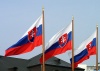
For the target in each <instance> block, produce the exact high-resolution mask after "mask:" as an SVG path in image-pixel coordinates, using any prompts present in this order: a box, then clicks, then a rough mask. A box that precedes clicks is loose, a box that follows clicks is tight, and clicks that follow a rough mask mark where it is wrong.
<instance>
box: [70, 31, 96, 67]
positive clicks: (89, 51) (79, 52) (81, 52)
mask: <svg viewBox="0 0 100 71" xmlns="http://www.w3.org/2000/svg"><path fill="white" fill-rule="evenodd" d="M95 54H96V31H95V32H94V33H93V34H92V35H91V36H90V37H89V38H88V39H87V40H85V41H84V42H83V43H82V44H81V45H80V46H79V48H78V49H76V50H75V51H74V67H75V68H76V67H77V66H78V64H80V63H82V62H83V61H85V60H87V59H89V58H90V56H91V55H95ZM69 56H70V62H71V63H72V53H71V52H70V53H69Z"/></svg>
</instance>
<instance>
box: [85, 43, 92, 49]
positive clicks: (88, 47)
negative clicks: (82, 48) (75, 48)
mask: <svg viewBox="0 0 100 71" xmlns="http://www.w3.org/2000/svg"><path fill="white" fill-rule="evenodd" d="M91 44H92V42H90V43H89V44H88V45H87V46H86V47H87V49H88V50H90V49H91Z"/></svg>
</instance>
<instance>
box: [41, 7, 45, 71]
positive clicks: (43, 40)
mask: <svg viewBox="0 0 100 71" xmlns="http://www.w3.org/2000/svg"><path fill="white" fill-rule="evenodd" d="M42 24H43V26H42V33H43V34H42V53H43V64H42V71H45V61H44V60H45V59H44V58H45V55H44V51H45V30H44V29H45V28H44V7H42Z"/></svg>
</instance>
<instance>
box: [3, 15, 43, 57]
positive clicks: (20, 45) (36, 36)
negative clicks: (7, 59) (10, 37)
mask: <svg viewBox="0 0 100 71" xmlns="http://www.w3.org/2000/svg"><path fill="white" fill-rule="evenodd" d="M40 45H42V15H41V16H40V17H39V18H38V19H37V20H36V21H35V23H34V24H33V25H32V26H31V27H30V28H29V29H28V30H27V32H26V33H25V34H24V35H23V36H22V37H21V38H20V40H19V41H18V42H17V43H15V44H14V45H12V46H11V47H9V48H8V49H7V50H6V51H5V56H11V55H19V54H23V53H26V52H30V51H32V50H33V49H34V48H35V47H37V46H40Z"/></svg>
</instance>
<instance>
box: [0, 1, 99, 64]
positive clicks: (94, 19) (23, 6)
mask: <svg viewBox="0 0 100 71" xmlns="http://www.w3.org/2000/svg"><path fill="white" fill-rule="evenodd" d="M42 6H44V8H45V43H47V42H48V41H49V40H50V38H51V37H52V36H53V35H54V34H56V33H57V32H58V31H59V30H61V29H62V28H63V27H65V26H67V25H68V24H70V22H71V20H72V16H74V38H75V40H74V46H75V47H74V48H78V46H79V45H80V44H81V43H82V42H83V41H84V40H86V39H87V38H88V37H89V36H90V35H91V34H92V33H93V32H94V31H95V30H96V24H98V25H99V26H100V0H0V55H4V54H5V50H6V49H7V48H8V47H10V46H11V45H13V44H14V43H16V42H17V41H18V40H19V39H20V38H21V37H22V35H23V34H24V33H25V32H26V31H27V30H28V28H29V27H30V26H31V25H32V24H33V23H34V22H35V20H36V19H37V18H38V17H39V16H40V15H41V12H42ZM99 33H100V29H99ZM99 43H100V38H99ZM99 46H100V44H99ZM98 48H99V47H98ZM41 50H42V49H41V47H38V48H36V49H34V50H33V51H32V52H29V53H26V54H22V55H17V56H13V57H17V58H24V59H29V58H32V57H33V56H36V55H38V54H39V53H41ZM99 56H100V48H99ZM57 57H59V58H61V59H63V60H64V61H67V62H70V61H69V57H68V52H66V53H65V54H61V55H58V56H57ZM95 60H96V59H95V56H91V58H90V59H89V60H86V61H84V62H83V64H87V65H95V62H96V61H95ZM99 62H100V57H99Z"/></svg>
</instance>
